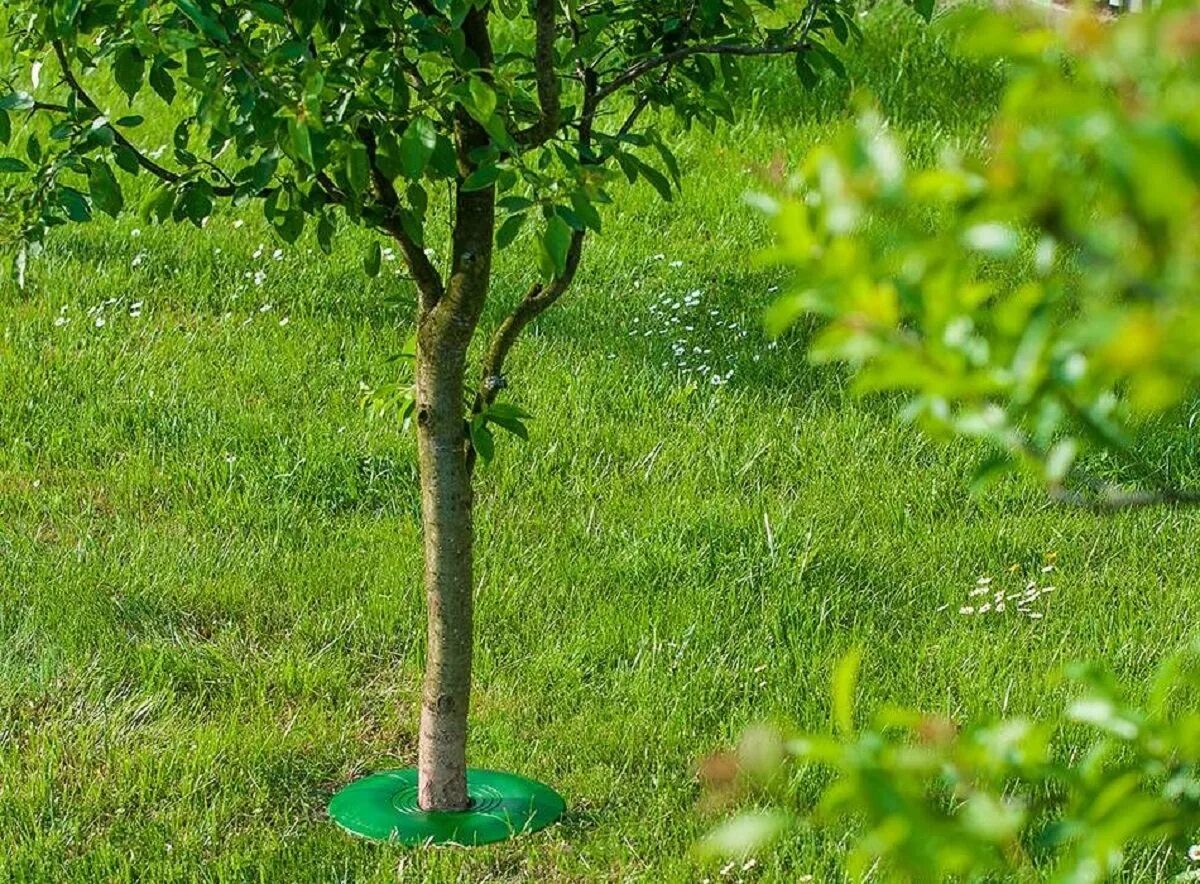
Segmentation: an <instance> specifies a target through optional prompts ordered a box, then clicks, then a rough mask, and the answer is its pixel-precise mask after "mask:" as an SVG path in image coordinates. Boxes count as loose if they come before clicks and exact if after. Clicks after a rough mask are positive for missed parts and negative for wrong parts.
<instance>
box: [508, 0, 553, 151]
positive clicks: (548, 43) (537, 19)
mask: <svg viewBox="0 0 1200 884" xmlns="http://www.w3.org/2000/svg"><path fill="white" fill-rule="evenodd" d="M557 9H558V0H537V6H536V8H535V9H534V25H535V27H536V29H537V35H536V38H535V44H534V52H533V69H534V77H535V79H536V80H537V94H538V105H539V106H540V108H541V116H540V118H539V119H538V121H537V122H536V123H534V124H533V125H531V126H529V127H528V128H527V129H524V130H522V131H521V132H518V133H517V136H516V138H517V142H518V143H520V144H523V145H527V146H532V147H536V146H537V145H539V144H543V143H544V142H546V141H547V140H548V139H549V138H550V137H551V136H552V135H553V134H554V133H555V132H556V131H557V130H558V126H559V124H560V123H561V121H562V92H561V84H560V83H559V79H558V71H557V70H556V69H555V65H554V39H555V36H556V33H557V30H556V29H557V26H556V23H555V13H556V11H557Z"/></svg>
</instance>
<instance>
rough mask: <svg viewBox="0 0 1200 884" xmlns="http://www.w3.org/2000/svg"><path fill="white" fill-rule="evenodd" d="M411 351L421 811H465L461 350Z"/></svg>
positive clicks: (468, 617) (468, 583)
mask: <svg viewBox="0 0 1200 884" xmlns="http://www.w3.org/2000/svg"><path fill="white" fill-rule="evenodd" d="M458 350H459V348H457V347H441V348H439V349H438V350H437V351H436V352H432V353H425V352H419V353H418V357H417V445H418V449H419V457H420V469H421V509H422V516H423V520H424V536H425V597H426V603H427V605H428V617H429V627H428V630H429V640H428V649H427V657H426V663H425V685H424V690H423V692H422V703H421V732H420V745H419V749H418V753H419V760H418V771H419V799H420V803H421V807H422V808H423V809H425V810H465V809H466V808H467V806H468V799H467V781H466V772H467V758H466V745H467V708H468V704H469V701H470V694H471V648H472V639H473V636H472V619H473V605H474V600H473V597H472V589H473V587H472V572H471V564H472V540H473V533H474V532H473V526H472V521H471V477H470V474H469V472H468V470H467V458H466V440H465V433H464V426H463V376H464V370H465V353H464V352H456V351H458Z"/></svg>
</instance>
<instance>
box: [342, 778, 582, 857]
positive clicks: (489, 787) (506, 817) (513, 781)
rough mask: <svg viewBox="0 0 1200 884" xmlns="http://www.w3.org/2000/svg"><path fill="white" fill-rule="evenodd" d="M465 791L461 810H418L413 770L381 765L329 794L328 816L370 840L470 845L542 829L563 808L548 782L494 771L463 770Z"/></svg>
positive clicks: (563, 809)
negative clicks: (468, 803) (468, 804)
mask: <svg viewBox="0 0 1200 884" xmlns="http://www.w3.org/2000/svg"><path fill="white" fill-rule="evenodd" d="M467 795H468V796H470V798H471V807H470V808H469V809H467V810H463V811H449V812H446V811H435V812H428V811H424V810H421V808H420V805H418V804H417V772H416V771H415V770H413V769H412V768H408V769H405V770H385V771H380V772H379V773H376V774H372V775H371V776H369V777H363V779H361V780H356V781H355V782H353V783H351V784H350V785H349V786H347V787H346V788H344V789H342V790H341V791H340V792H338V793H337V794H336V795H334V796H333V800H332V801H330V802H329V816H330V817H332V819H333V821H334V822H335V823H337V824H338V825H339V826H341V827H342V828H343V829H345V830H346V831H347V832H350V833H351V834H352V835H359V836H361V837H363V838H370V839H372V840H375V841H391V842H395V843H397V844H409V845H417V844H461V845H464V846H467V847H471V846H473V845H478V844H491V843H492V842H494V841H504V840H505V839H507V838H513V837H515V836H517V835H522V834H525V833H526V832H536V831H537V830H538V829H544V828H546V826H548V825H550V824H551V823H553V822H555V821H557V820H558V819H560V818H561V817H562V815H563V812H564V811H565V810H566V809H567V805H566V802H564V801H563V800H562V797H561V796H559V794H558V793H557V792H555V791H554V790H553V789H551V788H550V787H549V786H545V785H543V784H541V783H539V782H537V781H535V780H527V779H525V777H519V776H517V775H516V774H510V773H502V772H500V771H496V770H478V769H476V768H470V769H468V770H467Z"/></svg>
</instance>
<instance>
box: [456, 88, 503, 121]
mask: <svg viewBox="0 0 1200 884" xmlns="http://www.w3.org/2000/svg"><path fill="white" fill-rule="evenodd" d="M468 89H469V90H470V91H469V95H470V98H469V100H467V101H465V102H464V103H463V106H464V107H466V109H467V113H469V114H470V115H471V116H472V117H474V118H475V119H476V120H477V121H478V122H479V123H481V124H483V125H485V126H486V125H487V124H488V122H489V121H490V120H491V119H492V116H493V115H494V114H495V113H496V93H495V91H494V90H493V89H492V87H491V86H489V85H488V84H487V83H485V82H483V80H481V79H479V77H472V78H471V81H470V85H469V87H468Z"/></svg>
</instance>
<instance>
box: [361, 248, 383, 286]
mask: <svg viewBox="0 0 1200 884" xmlns="http://www.w3.org/2000/svg"><path fill="white" fill-rule="evenodd" d="M382 267H383V249H382V248H380V246H379V243H378V242H372V243H371V244H370V245H368V246H367V253H366V254H365V255H363V270H365V271H366V274H367V276H369V277H371V278H372V279H374V278H375V277H377V276H378V275H379V271H380V270H381V269H382Z"/></svg>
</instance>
